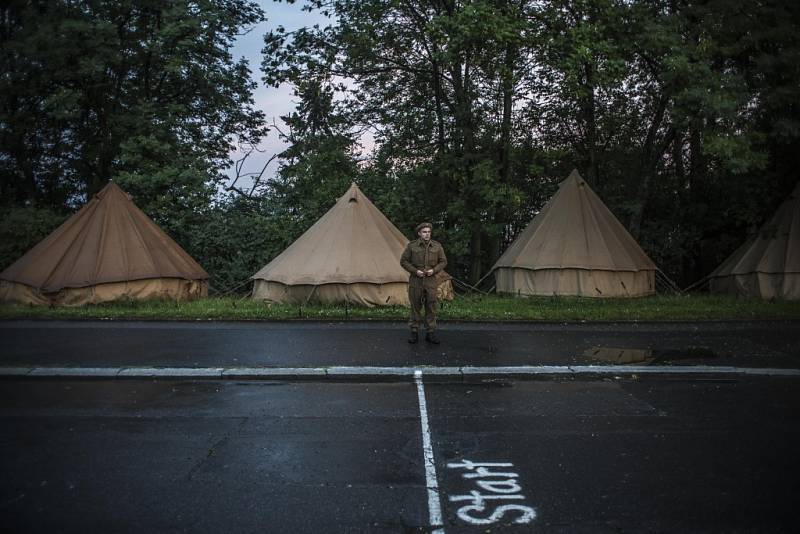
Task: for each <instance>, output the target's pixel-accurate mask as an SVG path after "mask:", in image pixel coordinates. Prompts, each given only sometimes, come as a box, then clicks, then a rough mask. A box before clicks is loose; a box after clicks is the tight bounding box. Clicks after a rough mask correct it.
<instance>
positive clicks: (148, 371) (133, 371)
mask: <svg viewBox="0 0 800 534" xmlns="http://www.w3.org/2000/svg"><path fill="white" fill-rule="evenodd" d="M222 371H223V369H222V367H126V368H124V369H122V370H121V371H120V372H119V375H117V376H121V377H126V378H130V377H137V378H138V377H145V378H150V377H172V376H181V377H183V376H187V377H191V376H206V377H208V376H210V377H218V378H222Z"/></svg>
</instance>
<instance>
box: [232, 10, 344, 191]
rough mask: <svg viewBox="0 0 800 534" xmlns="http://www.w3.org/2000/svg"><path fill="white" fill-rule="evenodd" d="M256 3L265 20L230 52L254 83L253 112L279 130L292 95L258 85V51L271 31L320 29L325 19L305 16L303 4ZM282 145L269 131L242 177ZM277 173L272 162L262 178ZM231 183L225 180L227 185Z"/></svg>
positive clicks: (235, 157) (234, 155) (243, 182)
mask: <svg viewBox="0 0 800 534" xmlns="http://www.w3.org/2000/svg"><path fill="white" fill-rule="evenodd" d="M256 3H257V4H259V5H260V6H261V8H262V9H263V10H264V12H265V13H266V17H267V20H266V21H265V22H262V23H261V24H258V25H256V26H254V27H253V28H252V29H251V30H250V31H249V32H247V33H246V34H244V35H242V36H240V37H239V38H238V39H237V40H236V43H235V44H234V46H233V49H232V50H231V53H232V54H233V57H234V58H235V59H239V58H241V57H244V58H245V59H247V60H248V61H249V63H250V71H251V73H252V74H251V75H252V78H253V80H254V81H256V82H258V88H257V89H256V90H255V93H254V98H255V108H256V109H259V110H261V111H263V112H264V116H265V117H266V120H267V124H268V125H270V126H271V125H272V124H273V121H274V122H275V124H277V125H278V127H281V129H283V128H282V126H283V122H282V121H281V119H280V116H281V115H287V114H289V113H290V112H291V111H292V110H293V109H294V107H295V101H294V100H293V95H292V89H293V88H292V86H291V85H289V84H283V85H281V86H280V87H278V88H277V89H276V88H273V87H265V86H264V84H263V83H262V82H261V49H262V48H263V47H264V34H265V33H267V32H268V31H270V30H271V29H274V28H277V27H278V26H283V27H284V28H286V30H287V31H292V30H296V29H298V28H301V27H303V26H313V25H314V24H319V25H320V26H324V25H326V24H329V19H328V18H326V17H324V16H323V15H321V14H319V13H308V12H305V11H303V10H302V7H303V5H305V2H303V1H298V2H296V3H294V4H287V3H285V2H273V1H272V0H256ZM286 146H287V145H286V143H284V142H282V141H281V140H280V139H279V138H278V132H277V131H276V130H275V129H274V128H272V129H271V130H270V132H269V134H268V135H267V137H266V138H265V139H264V140H263V141H262V142H261V143H260V144H259V145H258V147H257V149H258V152H253V154H251V155H250V156H249V157H248V159H247V160H246V162H245V163H244V165H243V168H242V171H241V172H242V173H250V172H258V171H260V170H261V169H262V167H263V166H264V164H266V163H267V161H269V159H270V157H272V156H273V155H274V154H276V153H278V152H281V151H283V150H284V149H285V148H286ZM242 154H243V152H242V151H240V150H235V151H234V152H233V153H232V154H231V159H232V160H234V161H236V160H238V159H239V158H241V156H242ZM276 169H277V161H276V160H273V161H272V163H270V165H269V167H267V171H266V172H265V175H266V176H272V175H273V174H274V173H275V170H276ZM228 176H230V177H231V179H232V178H233V176H235V171H234V168H233V167H231V169H229V171H228ZM230 181H231V180H229V182H230ZM251 185H252V180H242V179H240V180H239V182H238V183H237V186H244V187H247V188H249V187H250V186H251Z"/></svg>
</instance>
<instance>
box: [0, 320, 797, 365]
mask: <svg viewBox="0 0 800 534" xmlns="http://www.w3.org/2000/svg"><path fill="white" fill-rule="evenodd" d="M439 334H440V337H441V339H442V344H441V345H432V344H429V343H425V342H424V341H421V342H420V343H419V344H417V345H409V344H408V343H406V337H407V329H406V326H405V325H404V324H402V323H399V322H394V323H391V322H343V323H325V322H271V323H247V322H135V321H0V365H3V366H26V365H49V366H54V365H61V366H79V367H114V366H162V367H217V366H225V367H231V366H248V367H325V366H359V365H361V366H363V365H366V366H419V365H428V366H502V365H574V364H600V365H602V364H617V363H645V364H652V365H658V364H666V365H672V364H680V365H695V364H704V365H737V366H751V367H776V368H779V367H784V368H800V321H753V322H742V321H731V322H685V323H583V324H581V323H566V324H548V323H512V324H508V323H505V324H503V323H444V324H443V325H442V327H441V329H440V331H439Z"/></svg>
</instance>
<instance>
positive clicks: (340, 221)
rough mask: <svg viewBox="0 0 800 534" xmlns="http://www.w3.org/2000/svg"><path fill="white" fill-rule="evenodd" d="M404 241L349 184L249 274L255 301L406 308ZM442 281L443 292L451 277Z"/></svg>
mask: <svg viewBox="0 0 800 534" xmlns="http://www.w3.org/2000/svg"><path fill="white" fill-rule="evenodd" d="M407 243H408V239H407V238H406V237H405V236H404V235H403V234H402V232H400V230H398V229H397V227H396V226H395V225H393V224H392V223H391V222H390V221H389V219H387V218H386V216H384V215H383V213H381V211H380V210H379V209H378V208H376V207H375V205H374V204H373V203H372V202H371V201H370V200H369V199H368V198H367V197H366V196H365V195H364V193H362V192H361V190H360V189H359V188H358V186H357V185H356V184H352V185H351V186H350V188H349V189H348V190H347V192H346V193H345V194H344V195H343V196H342V197H341V198H339V200H338V201H337V202H336V204H335V205H334V206H333V207H332V208H331V209H330V210H328V212H327V213H325V215H323V216H322V217H321V218H320V219H319V220H318V221H317V222H316V223H314V225H313V226H311V228H309V229H308V230H307V231H306V232H305V233H304V234H303V235H301V236H300V237H299V238H297V240H296V241H295V242H294V243H292V244H291V245H290V246H289V248H287V249H286V250H284V251H283V252H282V253H281V254H280V255H278V256H277V257H276V258H275V259H273V260H272V261H271V262H269V263H268V264H267V265H266V266H265V267H264V268H262V269H261V270H260V271H258V272H257V273H256V274H254V275H253V276H252V279H253V280H254V284H253V298H255V299H263V300H269V301H273V302H294V303H303V302H310V301H313V302H325V303H341V302H350V303H355V304H361V305H365V306H386V305H404V306H407V305H408V272H406V271H405V270H404V269H403V268H402V267H400V255H401V254H402V253H403V250H404V249H405V246H406V244H407ZM442 281H443V285H444V288H445V292H446V288H447V286H449V284H450V281H449V276H446V275H445V276H444V277H443V279H442ZM450 287H451V286H450ZM450 293H451V294H452V289H450Z"/></svg>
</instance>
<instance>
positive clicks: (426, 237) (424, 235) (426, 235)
mask: <svg viewBox="0 0 800 534" xmlns="http://www.w3.org/2000/svg"><path fill="white" fill-rule="evenodd" d="M419 237H420V238H421V239H422V240H423V241H430V240H431V229H430V228H428V227H427V226H426V227H425V228H423V229H422V230H420V231H419Z"/></svg>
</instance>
